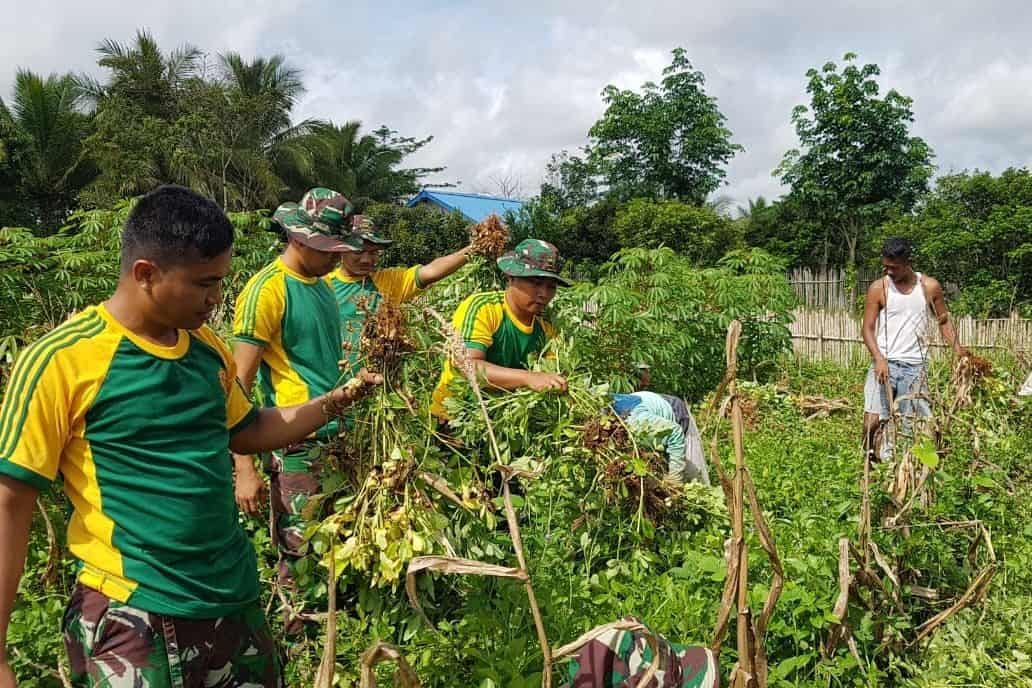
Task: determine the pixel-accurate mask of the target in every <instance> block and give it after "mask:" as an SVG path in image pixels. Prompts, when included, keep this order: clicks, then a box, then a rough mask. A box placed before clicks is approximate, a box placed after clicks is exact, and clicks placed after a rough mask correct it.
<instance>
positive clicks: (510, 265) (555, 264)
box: [498, 239, 570, 287]
mask: <svg viewBox="0 0 1032 688" xmlns="http://www.w3.org/2000/svg"><path fill="white" fill-rule="evenodd" d="M559 267H560V266H559V250H558V249H557V248H556V247H555V246H553V245H552V244H550V243H548V242H547V241H541V240H540V239H524V240H523V241H521V242H520V243H518V244H516V248H515V249H513V250H512V251H509V252H508V253H506V254H505V255H503V256H502V257H501V258H499V259H498V268H499V269H500V270H501V271H502V272H503V273H505V274H506V275H508V276H509V277H548V278H550V279H554V280H555V281H556V282H558V283H559V284H561V285H562V286H564V287H568V286H570V281H569V280H567V279H566V278H565V277H562V276H560V275H559Z"/></svg>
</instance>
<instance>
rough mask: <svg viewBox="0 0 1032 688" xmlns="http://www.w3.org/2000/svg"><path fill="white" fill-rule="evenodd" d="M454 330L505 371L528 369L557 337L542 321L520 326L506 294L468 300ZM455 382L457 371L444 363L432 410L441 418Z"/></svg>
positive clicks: (455, 319)
mask: <svg viewBox="0 0 1032 688" xmlns="http://www.w3.org/2000/svg"><path fill="white" fill-rule="evenodd" d="M452 326H453V327H454V328H455V330H456V331H457V332H458V333H459V334H460V335H461V336H462V340H463V341H464V342H465V343H466V346H467V347H469V348H472V349H479V350H480V351H483V352H484V353H485V354H486V355H487V360H488V362H490V363H494V364H495V365H500V366H504V367H505V368H526V367H527V360H528V359H529V358H530V357H531V356H532V355H534V354H536V353H539V352H540V351H541V350H542V349H544V348H545V344H546V343H547V342H548V340H549V339H551V338H552V337H553V336H555V331H554V329H553V328H552V325H551V324H550V323H549V322H548V321H546V320H544V319H543V318H540V317H539V318H535V319H534V322H532V323H530V324H527V323H523V322H520V320H519V319H518V318H517V317H516V316H515V315H514V314H513V312H512V310H511V309H510V308H509V304H508V303H507V302H506V301H505V292H504V291H492V292H484V293H480V294H473V295H472V296H469V297H467V298H466V300H465V301H463V302H462V303H460V304H459V307H458V308H457V309H455V315H454V316H453V317H452ZM453 379H455V371H454V370H453V368H452V364H451V361H449V360H445V362H444V370H443V371H442V372H441V379H440V381H439V382H438V383H437V388H436V389H435V390H434V395H433V403H432V405H431V407H430V410H431V412H432V413H433V414H434V415H435V416H437V417H438V418H445V419H446V418H447V417H448V414H447V411H446V410H445V408H444V400H445V399H447V398H448V396H449V393H448V385H450V384H451V382H452V380H453Z"/></svg>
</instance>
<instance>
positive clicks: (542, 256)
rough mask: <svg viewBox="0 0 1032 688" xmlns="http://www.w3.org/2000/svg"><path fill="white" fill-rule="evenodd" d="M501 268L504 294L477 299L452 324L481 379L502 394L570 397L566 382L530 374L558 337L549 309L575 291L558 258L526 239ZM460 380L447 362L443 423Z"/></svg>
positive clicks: (439, 403) (437, 408) (439, 399)
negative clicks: (561, 293) (564, 291)
mask: <svg viewBox="0 0 1032 688" xmlns="http://www.w3.org/2000/svg"><path fill="white" fill-rule="evenodd" d="M498 267H499V269H500V270H501V271H502V272H503V273H504V274H505V275H506V277H507V279H508V284H507V286H506V288H505V291H496V292H483V293H480V294H473V295H472V296H470V297H468V298H467V299H466V300H465V301H463V302H462V303H461V304H459V307H458V309H456V311H455V315H454V316H453V318H452V325H453V326H454V327H455V329H456V331H457V332H458V333H459V334H460V336H461V337H462V339H463V341H464V342H465V345H466V351H467V354H468V355H469V357H470V358H471V359H472V360H473V362H474V364H475V365H476V367H477V373H478V375H479V376H480V377H481V378H482V379H484V380H486V382H487V385H488V386H490V387H495V388H499V389H506V390H514V389H520V388H523V387H527V388H530V389H533V390H537V391H543V390H549V389H555V390H560V391H566V379H565V378H563V376H561V375H556V374H554V373H544V372H536V371H532V370H528V369H527V365H528V361H529V359H530V357H531V356H533V355H534V354H537V353H539V352H541V350H542V349H544V347H545V344H546V343H547V342H548V340H549V339H550V338H551V337H552V336H553V335H554V330H553V328H552V325H551V324H550V323H549V322H548V321H547V320H545V319H544V317H543V314H544V311H545V308H547V306H548V304H549V303H551V301H552V299H553V298H555V292H556V288H557V287H558V286H559V285H562V286H569V285H570V283H569V282H568V281H567V280H566V279H564V278H563V277H561V276H560V275H559V252H558V251H557V250H556V248H555V246H553V245H552V244H550V243H548V242H547V241H541V240H539V239H525V240H524V241H521V242H520V243H519V244H518V245H517V246H516V248H515V250H513V251H511V252H509V253H507V254H505V255H503V256H502V257H501V258H499V259H498ZM455 376H456V373H455V370H454V368H453V366H452V362H451V361H450V360H446V361H445V362H444V370H443V372H442V373H441V379H440V381H439V382H438V383H437V388H436V389H435V390H434V395H433V404H432V406H431V411H432V412H433V414H434V415H435V416H437V417H438V418H439V419H441V420H447V418H448V410H447V407H446V404H445V400H447V399H448V397H449V396H450V392H449V385H450V384H451V383H452V380H454V379H455Z"/></svg>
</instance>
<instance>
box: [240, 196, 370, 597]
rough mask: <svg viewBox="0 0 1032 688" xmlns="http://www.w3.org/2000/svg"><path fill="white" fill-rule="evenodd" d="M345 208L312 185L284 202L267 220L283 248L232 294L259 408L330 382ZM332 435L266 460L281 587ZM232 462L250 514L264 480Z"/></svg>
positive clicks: (296, 399) (243, 373)
mask: <svg viewBox="0 0 1032 688" xmlns="http://www.w3.org/2000/svg"><path fill="white" fill-rule="evenodd" d="M350 212H351V206H350V204H349V203H348V201H347V199H345V198H344V197H343V196H342V195H341V194H339V193H338V192H336V191H333V190H331V189H324V188H315V189H311V190H309V191H308V192H307V193H306V194H305V195H304V196H303V197H302V198H301V202H300V203H285V204H283V205H281V206H280V207H279V208H278V209H277V210H276V212H275V214H274V215H273V219H274V220H275V222H277V223H278V224H279V226H280V228H281V229H282V230H283V231H284V232H285V233H286V236H287V246H286V248H285V249H284V251H283V253H282V254H281V255H280V256H279V257H278V258H276V260H274V261H273V262H272V263H270V264H269V265H267V266H266V267H265V268H263V269H262V270H260V271H258V273H256V274H255V275H254V276H253V277H251V279H250V280H249V281H248V282H247V284H246V286H245V287H244V289H243V291H241V293H240V296H239V297H238V298H237V305H236V312H235V318H234V323H233V339H234V344H233V357H234V359H235V360H236V365H237V371H238V375H239V376H240V380H241V382H242V383H243V385H244V388H245V389H247V390H250V388H251V385H252V383H253V382H254V380H255V377H256V376H257V380H258V386H259V390H260V394H261V398H262V400H263V401H264V403H265V404H266V405H269V406H272V405H280V404H293V403H302V402H305V401H307V400H309V399H312V398H315V397H317V396H319V395H320V394H323V393H325V392H326V391H327V390H329V389H333V387H334V386H335V385H336V384H337V380H338V379H339V377H340V371H339V368H338V364H339V361H340V359H341V329H340V315H339V313H338V311H337V300H336V298H335V297H334V295H333V290H332V289H331V288H330V286H329V284H328V283H327V282H326V280H325V279H324V277H325V276H326V275H327V274H329V272H330V271H331V270H333V268H334V267H335V266H336V265H337V262H338V260H339V259H340V255H341V253H342V252H343V251H345V250H347V248H348V244H347V243H346V241H345V239H346V237H347V235H348V234H349V226H348V217H349V213H350ZM349 377H350V375H349ZM337 432H338V427H337V422H336V421H333V422H330V423H327V424H326V425H324V426H323V427H321V428H319V429H318V430H317V431H316V432H315V433H314V434H313V435H312V437H310V438H308V439H307V440H306V441H304V442H300V443H298V444H297V445H295V446H292V447H288V448H287V449H286V450H284V451H282V452H274V453H272V454H271V455H268V456H267V457H266V462H265V466H264V467H265V470H266V472H267V473H268V474H269V477H270V486H271V492H272V495H271V496H272V511H273V517H274V520H275V530H274V533H273V536H274V537H275V539H276V542H277V545H278V547H279V550H280V553H281V555H282V558H281V561H280V580H281V582H282V583H290V582H291V581H292V578H293V577H292V574H291V564H292V563H293V562H294V560H295V559H296V558H297V557H298V556H300V555H301V547H302V543H303V538H302V531H303V529H304V519H303V517H302V512H303V510H304V506H305V504H306V502H307V500H308V498H309V497H310V496H311V495H313V494H317V493H318V492H320V473H321V469H322V465H321V454H320V451H321V449H322V447H323V445H324V444H325V441H326V440H328V439H329V438H331V437H333V436H334V435H335V434H336V433H337ZM235 462H236V470H237V491H236V495H237V501H238V503H239V505H240V507H241V509H242V510H243V511H245V512H246V513H251V514H254V513H257V512H258V511H259V510H260V508H261V502H262V497H263V495H264V486H265V483H264V481H263V480H262V478H261V477H260V476H259V475H258V472H257V470H256V469H255V466H254V459H253V457H251V456H237V457H235Z"/></svg>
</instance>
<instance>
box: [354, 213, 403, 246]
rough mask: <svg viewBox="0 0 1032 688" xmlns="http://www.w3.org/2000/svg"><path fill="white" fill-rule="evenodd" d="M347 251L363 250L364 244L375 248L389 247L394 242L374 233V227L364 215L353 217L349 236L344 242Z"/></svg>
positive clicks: (369, 218) (370, 220) (371, 220)
mask: <svg viewBox="0 0 1032 688" xmlns="http://www.w3.org/2000/svg"><path fill="white" fill-rule="evenodd" d="M345 241H346V243H347V244H348V249H349V250H351V251H355V252H361V251H363V250H365V242H367V241H368V242H369V243H370V244H375V245H376V246H384V247H385V246H390V245H391V244H393V243H394V242H393V241H392V240H391V239H388V238H387V237H385V236H383V235H381V234H377V233H376V225H375V224H374V223H373V219H372V218H371V217H367V216H366V215H354V216H352V218H351V234H349V235H348V238H347V239H346V240H345Z"/></svg>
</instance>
